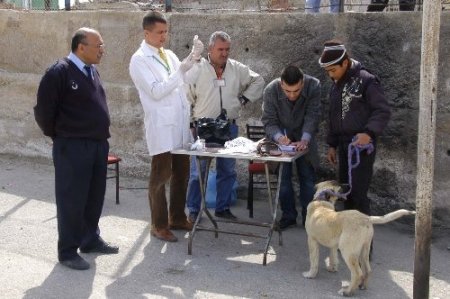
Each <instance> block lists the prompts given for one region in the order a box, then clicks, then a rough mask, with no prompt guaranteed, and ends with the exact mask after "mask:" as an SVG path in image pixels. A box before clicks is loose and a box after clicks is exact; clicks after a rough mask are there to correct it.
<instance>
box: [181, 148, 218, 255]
mask: <svg viewBox="0 0 450 299" xmlns="http://www.w3.org/2000/svg"><path fill="white" fill-rule="evenodd" d="M202 159H203V160H206V171H205V177H204V178H203V176H202V171H201V163H200V162H201V160H202ZM211 160H212V158H211V157H201V156H196V157H195V163H196V166H197V171H198V179H199V183H200V195H201V202H200V211H199V213H198V216H197V219H196V220H195V223H194V225H193V227H192V231H191V232H190V233H189V238H188V254H189V255H192V240H193V239H194V235H195V233H196V231H197V225H198V223H199V222H200V219H201V218H202V214H203V212H205V214H206V216H207V217H208V218H209V220H210V221H211V223H212V224H213V225H214V228H215V237H216V238H218V237H219V233H218V226H217V222H216V221H215V220H214V218H213V217H212V215H211V213H209V211H208V209H207V208H206V187H207V185H208V174H209V168H210V166H211Z"/></svg>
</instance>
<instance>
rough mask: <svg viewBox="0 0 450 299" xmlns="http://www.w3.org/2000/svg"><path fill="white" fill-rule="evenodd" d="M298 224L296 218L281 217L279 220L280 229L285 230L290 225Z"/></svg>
mask: <svg viewBox="0 0 450 299" xmlns="http://www.w3.org/2000/svg"><path fill="white" fill-rule="evenodd" d="M296 225H297V220H295V219H286V218H281V219H280V221H279V222H278V227H279V228H280V230H285V229H287V228H288V227H291V226H296Z"/></svg>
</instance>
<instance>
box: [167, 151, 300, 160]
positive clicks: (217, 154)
mask: <svg viewBox="0 0 450 299" xmlns="http://www.w3.org/2000/svg"><path fill="white" fill-rule="evenodd" d="M223 150H224V149H223V148H206V149H205V150H203V151H191V150H185V149H176V150H172V151H171V153H172V154H175V155H178V154H180V155H189V156H202V157H212V158H217V157H220V158H234V159H244V160H258V161H273V162H293V161H295V160H296V159H297V158H299V157H301V156H303V155H304V154H306V152H307V151H301V152H295V153H289V154H288V153H283V154H282V155H281V156H260V155H258V154H256V152H253V153H229V152H226V153H222V152H221V151H223Z"/></svg>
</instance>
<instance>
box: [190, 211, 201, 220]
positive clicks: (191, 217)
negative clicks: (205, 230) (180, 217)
mask: <svg viewBox="0 0 450 299" xmlns="http://www.w3.org/2000/svg"><path fill="white" fill-rule="evenodd" d="M197 217H198V213H196V212H191V213H189V216H188V220H189V222H190V223H195V221H196V220H197ZM198 222H199V223H200V220H199V221H198Z"/></svg>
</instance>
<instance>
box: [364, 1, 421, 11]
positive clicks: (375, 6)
mask: <svg viewBox="0 0 450 299" xmlns="http://www.w3.org/2000/svg"><path fill="white" fill-rule="evenodd" d="M370 3H371V4H369V6H367V11H383V10H384V9H385V8H386V6H387V5H388V3H389V0H371V1H370ZM415 6H416V0H399V1H398V7H399V10H400V11H414V7H415Z"/></svg>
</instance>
